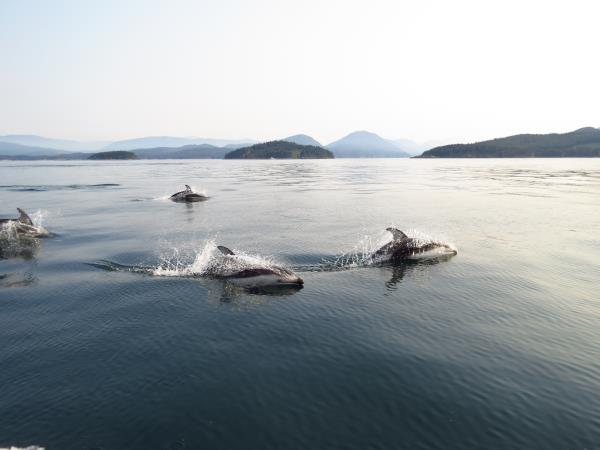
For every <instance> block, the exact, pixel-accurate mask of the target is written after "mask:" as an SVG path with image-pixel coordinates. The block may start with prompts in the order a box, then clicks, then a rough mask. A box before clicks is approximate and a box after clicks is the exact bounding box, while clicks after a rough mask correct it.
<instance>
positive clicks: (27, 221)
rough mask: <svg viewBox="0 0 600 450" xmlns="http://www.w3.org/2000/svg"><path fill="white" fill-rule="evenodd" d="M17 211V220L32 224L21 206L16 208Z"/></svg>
mask: <svg viewBox="0 0 600 450" xmlns="http://www.w3.org/2000/svg"><path fill="white" fill-rule="evenodd" d="M17 211H19V214H20V215H19V219H18V220H19V222H21V223H24V224H25V225H29V226H33V221H32V220H31V217H29V216H28V215H27V213H26V212H25V211H23V210H22V209H21V208H17Z"/></svg>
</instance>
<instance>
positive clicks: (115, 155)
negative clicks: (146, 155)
mask: <svg viewBox="0 0 600 450" xmlns="http://www.w3.org/2000/svg"><path fill="white" fill-rule="evenodd" d="M87 159H92V160H112V159H137V156H135V153H132V152H125V151H119V150H117V151H113V152H100V153H94V154H92V155H90V156H88V157H87Z"/></svg>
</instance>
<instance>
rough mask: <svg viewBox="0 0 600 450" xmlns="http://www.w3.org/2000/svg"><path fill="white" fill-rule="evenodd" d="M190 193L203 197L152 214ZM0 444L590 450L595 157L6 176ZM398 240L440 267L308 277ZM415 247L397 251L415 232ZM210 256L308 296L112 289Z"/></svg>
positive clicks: (67, 168) (598, 194)
mask: <svg viewBox="0 0 600 450" xmlns="http://www.w3.org/2000/svg"><path fill="white" fill-rule="evenodd" d="M184 183H187V184H191V185H193V186H195V187H196V188H198V189H204V190H206V192H207V193H208V195H210V197H211V198H210V200H208V201H206V202H202V203H196V204H189V205H186V204H176V203H172V202H170V201H168V200H166V199H165V197H166V196H167V195H168V194H170V193H173V192H175V191H177V190H180V189H181V188H182V185H183V184H184ZM0 185H1V186H0V213H1V215H2V216H4V217H14V216H15V215H16V214H15V207H17V206H20V207H22V208H25V209H26V210H28V211H31V212H35V211H41V212H43V213H44V214H45V218H44V225H45V226H46V227H47V228H48V229H49V230H50V231H52V232H54V233H56V236H54V237H53V238H50V239H46V240H44V241H43V242H42V243H41V246H40V247H39V249H37V251H36V252H35V254H34V255H33V257H32V258H29V259H24V258H10V259H6V260H1V261H0V368H1V369H0V447H3V446H10V445H18V446H25V445H32V444H35V445H40V446H43V447H46V448H47V449H49V450H54V449H90V448H101V449H303V450H304V449H588V450H592V449H600V331H599V330H600V295H599V290H598V288H599V286H600V161H599V160H592V159H579V160H571V159H561V160H445V161H444V160H442V161H435V160H333V161H132V162H105V163H98V162H96V163H93V164H92V163H87V162H75V163H71V162H69V163H62V162H61V163H59V162H32V163H30V162H2V163H0ZM390 225H395V226H397V227H399V228H401V229H403V230H405V231H409V232H410V233H412V234H413V235H428V236H432V237H434V238H436V239H440V240H443V241H445V242H450V243H453V244H454V245H455V246H456V247H457V248H458V255H457V256H456V257H454V258H452V259H450V260H449V261H442V262H439V263H438V264H413V265H409V266H404V267H356V268H346V270H338V271H322V270H319V267H320V265H321V264H322V263H323V262H324V261H330V260H332V258H333V259H335V258H336V257H337V256H339V255H341V254H343V253H347V254H353V252H357V254H360V252H362V251H363V250H364V249H366V248H369V247H372V246H373V245H374V243H376V242H378V241H379V242H380V241H381V240H382V239H385V237H386V233H385V232H384V230H385V228H386V227H388V226H390ZM410 233H409V234H410ZM207 242H215V243H217V244H223V245H227V246H229V247H231V248H233V249H236V250H239V251H244V252H248V253H250V254H256V255H262V256H265V257H269V258H272V259H274V260H275V261H277V262H279V263H281V264H285V265H287V266H290V267H293V268H295V269H296V270H298V271H299V272H300V275H301V276H302V277H303V278H304V280H305V286H304V288H303V289H302V290H300V291H298V292H295V293H294V292H281V293H275V294H274V295H257V294H251V293H248V292H243V291H237V290H231V289H229V288H228V287H227V286H226V285H224V284H223V283H220V282H217V281H210V280H204V279H193V278H185V277H160V276H149V275H143V274H139V273H131V272H126V271H125V272H123V271H112V272H111V271H105V270H101V269H99V268H98V267H95V266H93V265H90V263H95V262H97V261H100V260H108V261H112V262H116V263H120V264H125V265H133V266H142V265H143V266H153V267H157V266H159V265H160V264H163V263H164V262H165V261H166V262H168V263H171V264H175V265H179V266H182V267H183V266H186V265H189V264H191V263H192V262H193V261H194V259H195V257H196V254H197V253H198V252H200V251H202V249H203V248H204V247H205V246H206V244H207Z"/></svg>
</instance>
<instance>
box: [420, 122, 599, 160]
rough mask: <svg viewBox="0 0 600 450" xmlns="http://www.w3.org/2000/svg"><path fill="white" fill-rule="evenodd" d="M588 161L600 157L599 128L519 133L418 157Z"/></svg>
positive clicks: (432, 150)
mask: <svg viewBox="0 0 600 450" xmlns="http://www.w3.org/2000/svg"><path fill="white" fill-rule="evenodd" d="M569 157H570V158H586V157H587V158H590V157H600V129H598V128H592V127H586V128H580V129H579V130H575V131H571V132H569V133H562V134H559V133H552V134H518V135H515V136H509V137H505V138H499V139H492V140H490V141H482V142H475V143H473V144H453V145H444V146H441V147H436V148H432V149H431V150H427V151H426V152H424V153H423V154H422V155H421V156H417V158H569Z"/></svg>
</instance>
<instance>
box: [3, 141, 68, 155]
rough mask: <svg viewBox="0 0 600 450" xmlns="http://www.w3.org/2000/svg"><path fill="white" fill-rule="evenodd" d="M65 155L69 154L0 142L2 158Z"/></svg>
mask: <svg viewBox="0 0 600 450" xmlns="http://www.w3.org/2000/svg"><path fill="white" fill-rule="evenodd" d="M63 153H68V152H65V151H63V150H57V149H54V148H45V147H35V146H31V145H21V144H14V143H12V142H3V141H0V155H2V156H52V155H60V154H63Z"/></svg>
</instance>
